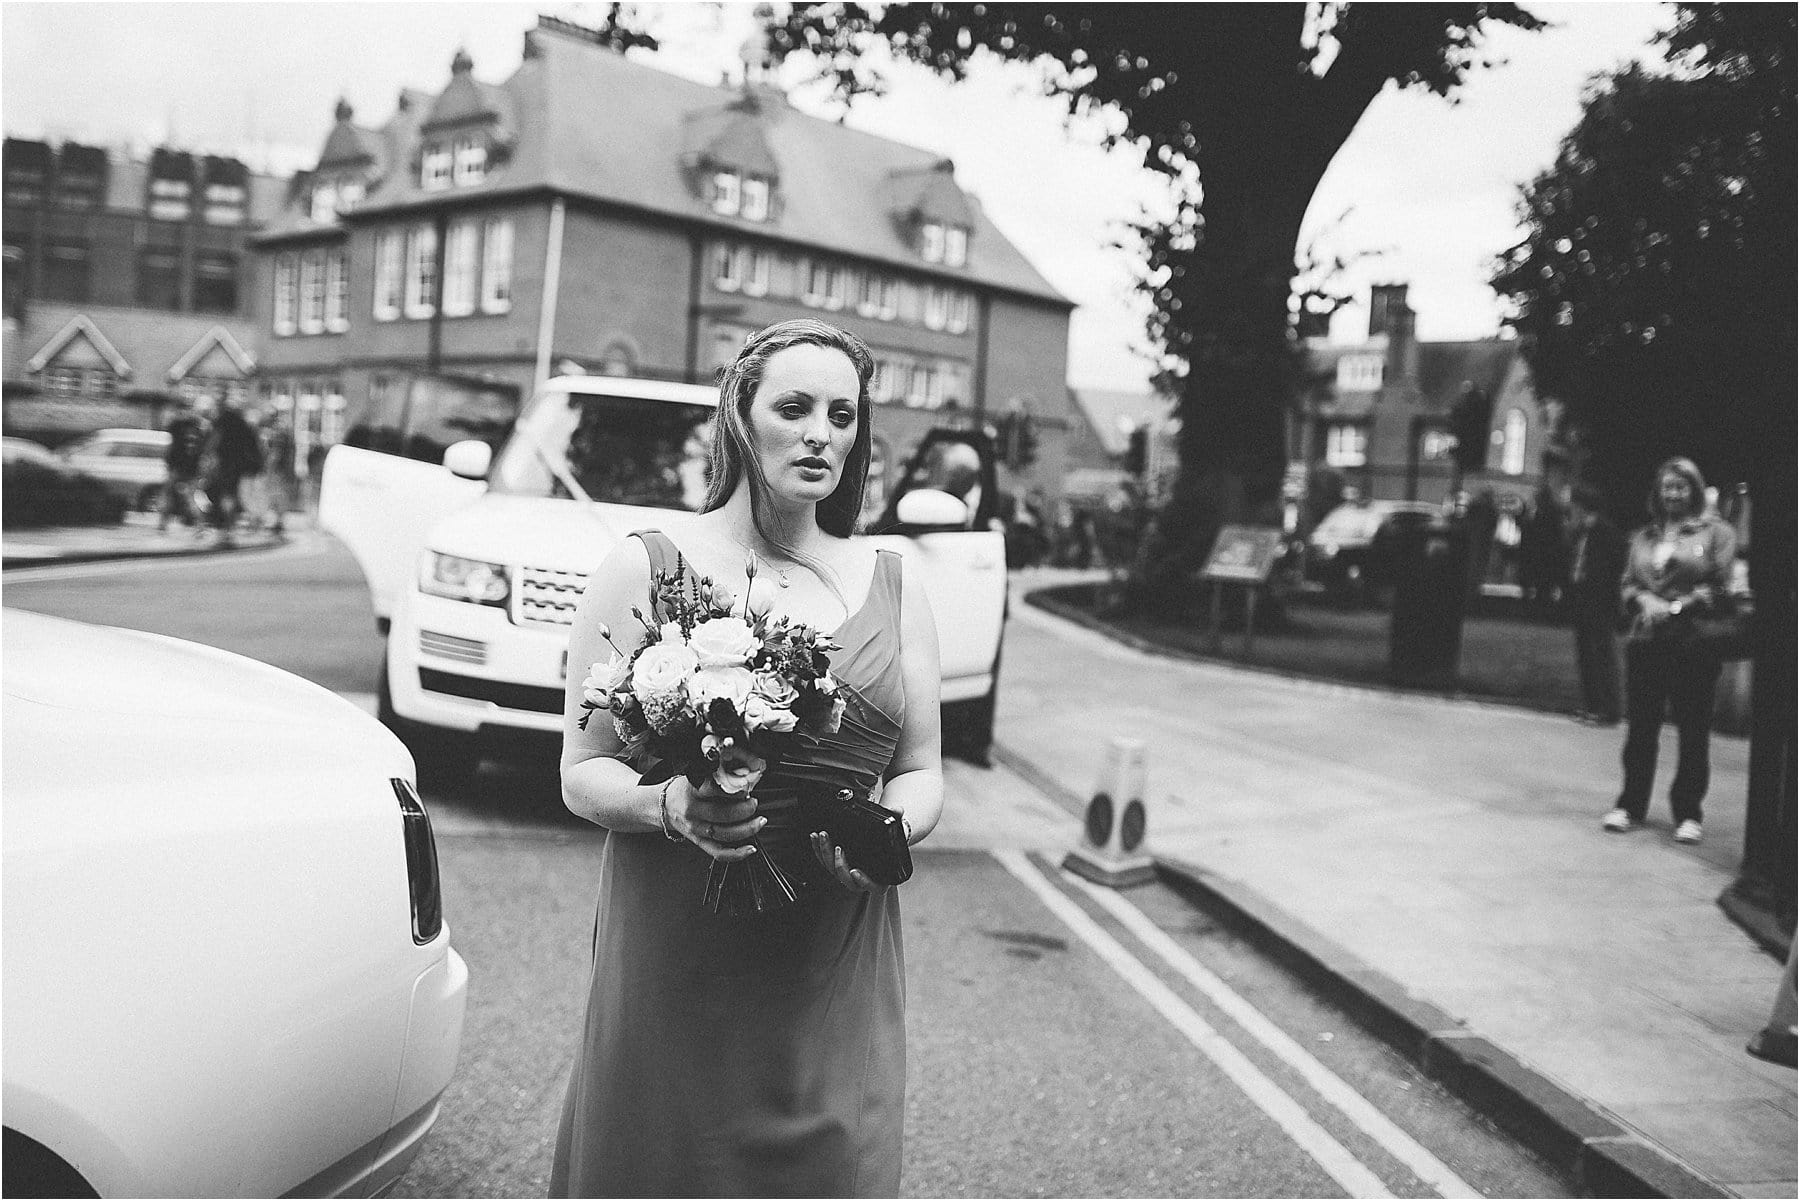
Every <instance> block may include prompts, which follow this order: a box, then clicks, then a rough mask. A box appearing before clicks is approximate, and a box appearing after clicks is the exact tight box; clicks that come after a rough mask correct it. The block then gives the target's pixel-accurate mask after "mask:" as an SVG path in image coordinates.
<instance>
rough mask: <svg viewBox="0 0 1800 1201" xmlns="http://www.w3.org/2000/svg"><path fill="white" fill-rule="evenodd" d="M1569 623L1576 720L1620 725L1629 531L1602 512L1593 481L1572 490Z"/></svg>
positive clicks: (1604, 724) (1600, 499)
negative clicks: (1623, 580) (1622, 588)
mask: <svg viewBox="0 0 1800 1201" xmlns="http://www.w3.org/2000/svg"><path fill="white" fill-rule="evenodd" d="M1568 545H1569V589H1568V602H1569V603H1568V607H1569V624H1570V625H1571V626H1573V627H1574V630H1575V667H1576V672H1577V674H1578V676H1579V677H1580V680H1581V709H1580V711H1578V712H1577V713H1576V714H1575V717H1576V720H1578V721H1581V722H1584V723H1586V724H1589V725H1601V726H1616V725H1618V724H1619V715H1620V714H1619V638H1618V626H1619V581H1620V577H1621V576H1623V575H1624V573H1625V535H1623V534H1621V533H1620V532H1619V527H1618V526H1616V525H1614V524H1613V523H1612V519H1611V518H1609V517H1607V515H1606V513H1605V511H1604V498H1603V497H1602V496H1601V493H1600V490H1599V489H1598V488H1595V487H1594V486H1593V485H1592V484H1576V485H1575V486H1574V487H1573V488H1571V489H1570V490H1569V543H1568Z"/></svg>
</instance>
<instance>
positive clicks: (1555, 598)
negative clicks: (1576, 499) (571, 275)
mask: <svg viewBox="0 0 1800 1201" xmlns="http://www.w3.org/2000/svg"><path fill="white" fill-rule="evenodd" d="M1567 519H1568V515H1567V514H1566V513H1564V512H1563V508H1562V506H1561V505H1560V504H1558V503H1557V500H1556V494H1555V493H1554V492H1552V491H1551V490H1550V489H1549V488H1539V489H1538V490H1537V495H1536V496H1535V497H1533V498H1532V505H1531V513H1530V515H1529V516H1527V517H1526V518H1525V519H1524V520H1523V521H1521V522H1520V523H1519V525H1520V529H1519V585H1520V592H1521V594H1522V596H1523V600H1524V606H1525V612H1526V613H1527V614H1529V615H1532V616H1536V617H1539V618H1549V617H1551V616H1553V615H1554V614H1555V613H1556V611H1557V608H1558V607H1559V606H1560V605H1561V604H1562V602H1563V599H1564V598H1563V594H1564V593H1565V592H1566V591H1567V590H1568V585H1569V558H1568V549H1569V545H1568V542H1567V541H1566V540H1565V539H1564V537H1563V526H1564V524H1565V522H1566V521H1567Z"/></svg>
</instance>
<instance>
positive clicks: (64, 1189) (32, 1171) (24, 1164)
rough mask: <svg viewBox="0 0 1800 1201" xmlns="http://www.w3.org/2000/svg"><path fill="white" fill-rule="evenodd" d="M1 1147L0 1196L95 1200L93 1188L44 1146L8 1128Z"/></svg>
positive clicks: (97, 1194) (66, 1162) (78, 1173)
mask: <svg viewBox="0 0 1800 1201" xmlns="http://www.w3.org/2000/svg"><path fill="white" fill-rule="evenodd" d="M3 1141H4V1146H0V1153H3V1154H0V1162H4V1163H5V1165H6V1170H5V1177H6V1179H5V1182H4V1184H3V1185H0V1192H4V1193H5V1195H6V1196H8V1197H98V1196H99V1195H100V1194H99V1193H97V1192H95V1191H94V1186H93V1185H91V1184H89V1183H88V1182H87V1181H86V1180H84V1179H83V1178H82V1175H81V1173H80V1172H77V1171H76V1170H75V1169H74V1168H73V1167H72V1166H70V1164H69V1162H68V1161H67V1160H65V1159H64V1158H63V1157H62V1156H60V1155H58V1154H57V1153H56V1152H54V1151H52V1150H51V1149H50V1148H48V1147H46V1146H44V1144H42V1143H40V1142H38V1141H37V1140H36V1139H34V1138H31V1137H30V1136H28V1135H24V1134H21V1133H19V1132H18V1131H17V1130H14V1129H13V1128H12V1127H10V1126H8V1127H7V1128H6V1130H5V1132H4V1139H3Z"/></svg>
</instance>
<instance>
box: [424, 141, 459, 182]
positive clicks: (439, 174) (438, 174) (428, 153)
mask: <svg viewBox="0 0 1800 1201" xmlns="http://www.w3.org/2000/svg"><path fill="white" fill-rule="evenodd" d="M450 170H451V158H450V148H449V147H448V146H446V145H444V144H443V143H442V142H429V143H427V144H426V146H425V153H424V154H422V155H420V156H419V186H420V187H421V188H424V189H425V190H426V191H427V192H439V191H442V190H443V189H445V188H447V187H449V186H450Z"/></svg>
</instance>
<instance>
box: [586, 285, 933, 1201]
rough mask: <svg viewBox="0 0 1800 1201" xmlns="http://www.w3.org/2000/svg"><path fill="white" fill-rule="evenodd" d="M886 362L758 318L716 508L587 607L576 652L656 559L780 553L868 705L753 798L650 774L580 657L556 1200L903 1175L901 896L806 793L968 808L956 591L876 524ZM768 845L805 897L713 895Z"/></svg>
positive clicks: (770, 577)
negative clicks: (577, 999)
mask: <svg viewBox="0 0 1800 1201" xmlns="http://www.w3.org/2000/svg"><path fill="white" fill-rule="evenodd" d="M873 373H874V363H873V359H872V358H871V356H870V354H869V351H868V348H867V347H865V346H864V345H863V343H862V342H861V341H860V340H858V339H857V338H856V337H855V336H854V335H852V334H849V333H846V332H844V331H843V330H840V329H837V328H835V327H833V326H830V325H826V324H824V323H822V322H818V321H810V320H801V321H787V322H782V323H781V324H778V325H773V326H770V327H769V328H768V329H765V330H763V331H762V332H760V333H758V334H755V335H752V336H751V337H750V338H749V339H748V340H747V341H746V343H745V344H744V347H743V349H742V350H741V351H740V352H739V354H738V356H737V359H736V361H735V362H734V363H733V364H732V365H731V367H730V368H728V369H727V371H726V373H725V377H724V380H723V382H722V384H721V386H720V395H719V405H718V408H717V410H716V411H715V413H714V415H713V427H712V459H711V478H710V480H709V481H708V488H707V493H706V498H705V501H704V503H703V504H702V506H701V509H702V511H701V512H700V513H699V514H697V515H696V516H693V517H690V518H687V519H684V520H680V521H676V522H671V523H670V524H669V527H668V529H667V530H664V531H657V530H644V531H640V532H638V533H637V534H636V535H635V536H632V537H628V538H626V539H624V540H623V541H622V542H621V543H620V545H619V547H618V548H617V549H616V550H614V551H613V553H612V554H611V555H610V556H608V558H607V559H606V560H605V562H603V563H601V564H600V566H599V568H598V569H597V570H596V571H595V572H594V575H593V577H592V579H591V580H590V582H589V585H588V589H587V593H586V595H585V596H584V597H583V599H582V601H581V604H580V607H579V608H578V610H577V612H576V617H575V623H574V630H573V633H572V636H571V640H570V647H569V656H570V662H571V663H589V662H595V661H598V660H603V659H605V658H607V654H606V651H607V649H608V648H607V647H606V645H605V642H604V636H603V634H602V629H603V628H605V627H610V629H611V630H613V631H615V632H617V631H620V630H626V629H630V628H632V627H633V626H634V625H636V624H637V623H636V621H635V619H634V618H633V616H632V609H633V607H634V606H642V605H643V604H644V603H645V601H646V598H647V597H648V596H649V589H650V584H651V574H652V572H653V571H656V570H668V571H676V572H682V571H685V572H687V573H688V574H689V575H690V576H693V577H710V578H711V579H712V580H716V581H734V580H735V581H742V580H744V578H745V564H746V561H747V560H748V561H751V562H754V563H755V564H756V566H757V570H756V572H755V579H754V584H753V585H750V586H749V587H750V588H753V589H754V592H753V593H752V595H751V596H750V598H749V600H750V602H751V603H752V605H753V607H755V608H757V609H758V610H759V611H760V610H762V609H765V608H766V609H771V610H773V612H774V613H775V614H776V615H778V616H780V615H786V616H788V617H791V618H793V619H794V620H795V621H797V622H803V623H806V624H809V625H812V626H814V627H815V628H817V629H820V630H830V631H832V635H831V637H832V640H833V642H834V643H835V644H836V647H837V649H835V650H833V651H832V652H831V671H832V675H833V676H834V677H836V679H837V680H838V682H839V687H840V690H841V693H842V694H843V696H844V699H845V701H846V709H845V713H844V717H843V723H842V726H841V728H840V729H839V730H838V731H837V732H836V733H834V734H830V735H826V736H825V737H824V738H823V739H822V740H821V742H820V744H819V745H818V746H816V747H811V748H806V747H801V748H796V749H795V750H793V751H791V752H790V753H789V754H788V756H787V757H786V758H784V759H783V760H781V761H780V762H779V763H778V764H777V765H776V766H775V767H773V768H771V769H770V770H769V771H768V773H767V775H766V776H765V777H764V778H763V780H762V782H761V783H759V784H758V785H756V789H755V794H754V796H750V797H744V798H739V797H733V796H728V795H726V794H724V793H721V792H720V791H719V789H718V788H717V786H716V785H715V784H714V783H713V781H712V780H711V778H707V779H706V780H705V781H704V782H703V783H702V784H701V786H699V787H697V788H696V787H694V786H693V785H691V784H690V783H689V782H688V780H687V779H686V778H685V777H682V776H679V775H677V776H675V777H673V778H672V779H670V780H669V781H668V782H667V783H662V784H643V783H640V776H639V772H638V770H637V768H636V767H635V766H634V765H633V764H631V763H629V762H627V761H626V760H627V758H628V752H627V751H626V749H625V748H624V746H623V745H622V744H621V743H620V741H619V739H618V738H617V737H616V736H615V732H614V730H613V728H612V725H611V723H608V722H603V721H596V722H591V723H589V724H588V728H587V729H586V730H583V729H581V724H580V717H581V715H582V713H583V708H582V705H581V702H582V698H583V686H582V683H581V681H580V676H581V673H580V672H577V671H571V672H570V675H569V678H570V681H571V683H570V687H569V692H568V697H567V702H566V708H565V720H564V725H563V757H562V784H563V799H564V802H565V803H566V804H567V805H568V807H569V808H570V810H571V811H573V812H574V813H576V814H577V815H579V816H581V817H584V818H586V819H587V820H589V821H592V822H594V823H596V824H597V825H600V826H603V827H605V828H606V830H607V835H606V840H605V843H604V849H603V850H602V852H601V861H600V901H599V909H598V913H597V914H596V917H595V927H594V961H593V975H592V981H591V985H590V989H591V991H590V994H589V998H588V1007H587V1019H586V1025H585V1029H584V1032H583V1035H582V1040H581V1045H580V1046H579V1048H578V1049H577V1052H576V1057H575V1065H574V1069H573V1073H572V1075H571V1079H570V1082H569V1091H568V1097H567V1100H566V1102H565V1104H564V1108H563V1114H562V1121H561V1125H560V1129H559V1132H558V1136H557V1143H556V1157H555V1162H554V1165H553V1168H552V1172H551V1179H550V1193H551V1195H552V1196H576V1197H594V1196H675V1197H682V1196H685V1197H701V1196H738V1197H751V1196H812V1197H860V1196H883V1197H892V1196H897V1195H898V1194H899V1189H900V1138H901V1128H902V1124H903V1122H904V1119H905V1092H906V1046H905V1021H904V1009H905V995H904V989H903V978H904V961H903V953H902V946H901V932H900V905H899V896H898V892H897V890H896V889H894V888H884V887H880V886H877V885H875V884H873V883H871V881H870V880H869V878H868V877H867V876H866V875H864V874H863V872H862V871H860V870H859V869H858V867H857V865H856V864H855V863H851V862H847V861H846V859H845V856H844V854H843V852H842V850H841V849H839V848H837V847H834V846H831V845H829V843H828V842H824V843H822V842H821V838H822V836H819V835H812V836H810V837H809V834H808V831H807V830H806V828H805V826H804V824H803V823H801V822H800V821H799V819H798V817H797V816H796V808H795V802H796V801H797V800H798V799H799V798H800V797H801V796H803V795H805V794H806V793H807V790H809V789H813V788H818V787H824V788H828V789H834V790H835V789H838V788H840V787H848V788H851V789H853V790H859V791H866V792H868V793H869V794H870V795H871V796H873V797H875V798H877V799H878V801H879V803H880V804H882V805H885V806H886V807H887V808H889V809H891V810H894V811H896V812H898V813H900V814H901V815H902V820H903V822H904V823H905V826H906V829H907V840H908V841H909V842H917V841H918V840H920V839H922V838H923V837H925V835H926V834H928V833H929V832H930V831H931V828H932V827H933V826H934V825H935V824H936V823H937V819H938V815H939V813H940V812H941V810H942V807H943V765H942V762H941V759H940V755H939V728H938V689H939V686H940V680H939V674H938V653H937V633H936V630H935V629H934V628H933V625H932V618H931V610H930V609H929V607H928V606H927V602H926V598H925V595H924V592H923V591H922V590H921V589H920V588H919V587H918V586H917V584H916V581H915V579H914V578H913V577H912V575H911V572H910V571H909V570H907V569H906V568H905V566H904V561H903V560H902V559H901V558H900V557H899V556H898V555H895V554H893V553H890V552H887V551H877V550H875V549H874V548H873V547H871V546H868V545H866V544H864V543H863V542H861V541H859V540H857V539H853V538H851V537H850V534H851V532H852V526H853V525H854V523H855V521H856V518H857V515H858V513H859V512H860V511H861V508H862V492H863V482H864V477H865V474H866V472H867V468H868V463H869V453H870V451H869V447H870V429H869V422H870V416H871V413H870V404H869V384H870V378H871V376H872V375H873ZM728 586H729V585H728ZM765 590H766V591H765ZM752 839H756V840H757V842H758V844H759V845H760V850H758V849H755V848H753V847H752V846H751V845H750V843H751V840H752ZM753 853H756V854H767V855H769V856H771V857H772V858H777V857H779V858H778V859H777V861H778V862H779V864H780V866H781V867H782V868H783V869H784V870H788V871H790V873H791V874H794V875H796V876H799V877H800V878H802V879H803V880H804V881H805V883H804V885H803V887H802V889H801V892H800V896H799V899H798V900H797V901H796V902H794V903H793V904H790V905H788V906H786V907H785V908H780V909H775V910H773V911H771V912H766V913H749V914H733V913H731V912H730V911H729V910H725V911H722V912H718V913H715V912H712V911H711V910H710V909H708V908H707V907H705V906H703V905H702V904H701V896H702V893H703V892H704V890H705V885H706V880H707V876H708V872H709V870H710V868H711V865H712V863H713V862H714V861H715V860H722V861H726V862H732V861H738V860H741V859H743V858H745V857H746V856H748V855H750V854H753Z"/></svg>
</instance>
